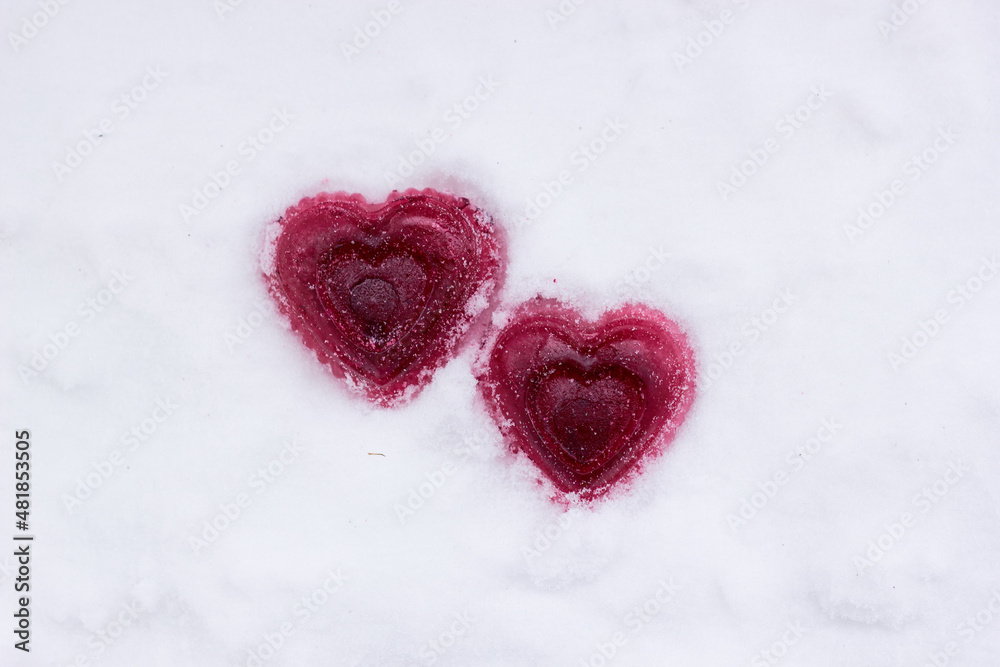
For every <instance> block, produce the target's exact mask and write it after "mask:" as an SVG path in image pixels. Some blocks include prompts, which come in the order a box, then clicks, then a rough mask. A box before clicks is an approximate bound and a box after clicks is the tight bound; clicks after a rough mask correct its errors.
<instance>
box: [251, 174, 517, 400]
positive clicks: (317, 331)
mask: <svg viewBox="0 0 1000 667" xmlns="http://www.w3.org/2000/svg"><path fill="white" fill-rule="evenodd" d="M277 225H278V227H277V228H276V229H273V230H271V233H270V235H271V237H272V239H273V246H272V247H271V250H272V251H273V256H272V257H271V258H270V261H265V264H266V267H265V277H266V279H267V282H268V286H269V289H270V292H271V294H272V296H273V297H274V298H275V300H276V301H277V303H278V307H279V309H280V310H281V312H282V313H283V314H284V315H285V316H286V317H288V319H289V321H290V322H291V325H292V328H293V329H294V330H295V331H296V332H297V333H298V334H299V335H300V336H301V337H302V340H303V342H304V343H305V344H306V345H307V346H308V347H309V348H310V349H312V350H313V351H314V352H315V353H316V355H317V356H318V357H319V359H320V361H322V362H323V363H325V364H327V365H328V366H329V367H330V369H331V370H332V371H333V372H334V374H335V375H337V376H338V377H344V378H346V379H347V380H348V382H350V383H351V384H353V385H355V386H356V387H358V388H360V389H361V391H363V392H364V393H365V395H366V396H367V397H368V398H369V399H370V400H372V401H374V402H376V403H380V404H383V405H392V404H395V403H397V402H400V401H402V400H404V399H407V398H409V397H411V396H412V395H413V394H414V393H415V392H416V391H418V390H419V389H420V388H422V387H423V386H424V385H426V384H427V383H428V382H429V381H430V379H431V376H432V375H433V373H434V371H435V370H436V369H437V368H439V367H440V366H443V365H444V363H445V362H446V361H447V360H448V359H449V358H451V357H452V356H453V354H454V353H455V350H456V348H457V346H458V344H459V342H460V340H461V339H462V337H463V336H464V335H465V334H466V333H467V332H468V330H469V328H470V326H471V325H472V323H473V321H474V320H475V319H476V318H477V317H478V316H479V315H480V314H481V313H482V312H483V311H484V310H485V309H486V308H487V307H488V306H489V305H490V302H491V300H492V297H493V293H494V292H495V290H496V288H497V285H498V284H499V281H500V279H501V274H502V270H503V262H502V258H501V251H500V243H499V239H498V237H497V234H498V232H497V231H496V229H495V228H494V227H493V225H492V224H491V223H490V222H489V220H487V218H486V216H485V215H484V214H483V213H481V212H480V211H478V210H477V209H476V208H475V207H473V206H472V205H471V204H470V203H469V200H467V199H464V198H457V197H452V196H451V195H447V194H442V193H440V192H435V191H434V190H430V189H428V190H423V191H417V190H407V191H406V192H404V193H398V192H394V193H393V194H392V195H390V197H389V198H388V200H386V202H385V203H384V204H369V203H368V202H367V201H366V200H365V198H364V197H362V196H361V195H357V194H353V195H352V194H345V193H338V194H326V193H324V194H320V195H318V196H316V197H313V198H307V199H303V200H302V201H301V202H299V204H298V205H297V206H293V207H291V208H289V209H288V210H287V211H286V212H285V215H284V216H283V217H282V218H281V220H279V221H278V223H277Z"/></svg>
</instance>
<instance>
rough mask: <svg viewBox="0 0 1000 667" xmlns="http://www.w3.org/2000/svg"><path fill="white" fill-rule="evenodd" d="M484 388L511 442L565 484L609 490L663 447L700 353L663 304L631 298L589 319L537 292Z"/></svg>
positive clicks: (508, 330)
mask: <svg viewBox="0 0 1000 667" xmlns="http://www.w3.org/2000/svg"><path fill="white" fill-rule="evenodd" d="M488 355H489V356H488V358H487V359H485V363H484V364H483V368H482V371H481V373H480V376H479V386H480V391H481V393H482V394H483V396H484V398H485V399H486V402H487V404H488V405H489V406H490V408H491V410H492V412H493V417H494V419H495V420H496V421H497V423H498V424H499V425H500V428H501V430H502V431H503V432H504V436H505V438H506V439H507V441H508V443H509V445H510V446H511V447H512V448H513V449H514V450H519V451H523V452H524V453H525V454H526V455H527V456H528V457H529V458H530V459H531V461H533V462H534V463H535V465H536V466H538V468H539V469H540V470H541V471H542V472H543V473H544V474H545V475H546V476H547V477H548V478H549V479H551V480H552V482H553V483H554V484H555V486H556V488H558V489H559V490H560V491H562V492H565V493H578V494H579V495H580V497H581V498H584V499H588V498H594V497H597V496H600V495H602V494H604V493H606V492H607V491H608V490H609V489H610V488H611V487H612V485H614V484H615V482H617V481H619V480H621V479H622V478H623V477H624V476H625V475H627V474H628V473H629V472H630V471H633V470H636V469H637V468H636V464H638V463H639V462H640V461H641V460H643V459H644V458H645V457H647V456H650V455H654V454H656V453H658V452H660V451H661V450H662V449H663V447H665V446H666V445H667V444H668V443H669V442H670V440H671V439H672V438H673V435H674V432H675V431H676V430H677V428H678V427H679V426H680V425H681V423H682V422H683V421H684V417H685V415H686V414H687V411H688V409H689V408H690V406H691V402H692V400H693V399H694V388H695V387H694V381H695V370H694V355H693V353H692V351H691V348H690V347H688V344H687V339H686V337H685V336H684V334H683V333H682V332H681V330H680V329H679V328H678V326H677V325H676V324H675V323H674V322H672V321H671V320H669V319H668V318H667V317H666V316H664V315H663V314H662V313H660V312H658V311H655V310H652V309H650V308H646V307H643V306H637V305H627V306H624V307H622V308H620V309H618V310H616V311H613V312H609V313H605V314H604V315H603V316H602V317H601V318H599V319H598V321H597V322H593V323H590V322H586V321H585V320H583V319H582V318H581V317H580V315H579V314H578V313H577V312H576V311H574V310H573V309H571V308H568V307H566V306H563V305H561V304H559V303H557V302H553V301H548V300H542V299H536V300H534V301H531V302H529V303H527V304H525V305H523V306H521V307H520V309H519V310H518V311H517V312H516V313H515V314H514V316H513V318H512V319H511V321H510V322H509V323H508V324H507V325H506V326H505V327H504V328H503V330H501V331H500V332H499V333H498V334H497V335H496V338H495V341H494V343H493V347H492V350H490V351H489V352H488Z"/></svg>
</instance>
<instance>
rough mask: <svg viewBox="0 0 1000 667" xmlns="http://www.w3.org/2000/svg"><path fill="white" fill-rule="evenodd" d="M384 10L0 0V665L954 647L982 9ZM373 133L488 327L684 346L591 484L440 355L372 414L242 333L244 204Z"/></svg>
mask: <svg viewBox="0 0 1000 667" xmlns="http://www.w3.org/2000/svg"><path fill="white" fill-rule="evenodd" d="M221 2H227V0H221ZM398 2H399V4H397V3H396V2H393V3H388V2H382V1H381V0H376V1H372V2H350V3H348V2H336V3H334V2H329V3H324V2H318V1H316V2H311V3H310V2H289V1H286V2H277V1H272V2H265V1H264V0H245V1H244V2H242V3H239V2H236V0H232V4H234V5H235V6H233V7H230V6H229V4H225V5H223V4H221V3H214V4H213V2H211V1H210V0H203V1H199V2H195V1H190V0H189V1H186V2H143V3H126V2H113V1H110V0H105V1H96V0H92V1H88V2H83V1H81V2H70V3H66V4H59V2H57V0H49V1H48V2H44V1H43V2H38V0H11V1H10V2H5V3H4V5H3V8H2V9H0V27H2V30H3V34H4V36H5V37H4V44H3V45H2V47H0V91H2V102H0V133H2V136H3V140H2V152H0V194H2V196H0V266H2V273H0V276H2V287H0V290H2V292H0V294H2V299H3V330H4V334H3V338H2V344H3V351H2V354H3V359H4V373H3V380H2V387H3V396H2V405H3V414H2V423H3V439H4V444H3V447H2V451H3V452H4V454H3V455H2V458H0V470H2V474H0V479H2V480H3V481H2V483H0V494H2V495H0V497H2V499H3V500H2V504H0V507H2V508H3V511H2V512H0V516H2V517H3V521H2V522H0V525H2V526H3V528H2V530H0V539H2V540H3V541H4V543H5V544H7V545H13V542H8V540H9V539H10V537H11V536H13V534H14V533H15V532H16V531H15V529H14V516H13V515H14V508H13V497H14V496H13V493H14V490H13V487H12V479H13V470H14V457H13V452H14V441H15V438H14V432H15V430H21V429H29V430H30V432H31V442H32V452H33V467H32V474H33V487H32V509H31V533H32V534H33V535H35V542H34V544H33V547H32V548H33V560H32V565H31V567H32V575H31V576H32V579H31V586H32V588H31V603H30V604H31V610H32V633H33V634H32V640H31V649H32V650H31V652H30V654H24V653H22V652H21V651H18V650H15V649H14V648H13V643H14V641H15V639H16V638H15V637H14V635H13V634H12V629H13V625H14V620H13V617H12V614H13V611H14V608H15V594H14V591H13V583H14V582H13V579H14V577H16V564H15V563H14V559H13V556H12V549H13V547H12V546H4V547H3V548H2V550H0V554H2V555H0V566H2V571H0V577H2V580H3V581H2V584H0V585H2V591H3V593H2V598H0V599H2V611H3V613H2V618H4V619H6V620H4V621H2V622H0V636H3V637H5V639H4V641H3V646H2V648H0V664H2V665H12V666H18V665H32V666H35V665H45V666H51V667H67V666H69V665H81V666H86V665H101V666H107V667H111V666H112V665H120V666H132V665H146V666H154V665H170V666H174V665H184V666H190V667H195V666H200V665H213V666H214V665H225V666H235V665H246V666H250V667H253V666H254V665H257V666H260V665H268V666H271V665H274V666H279V665H365V666H376V665H429V664H437V665H474V666H479V665H539V666H543V665H544V666H552V665H567V666H570V667H576V666H579V665H591V666H592V667H600V666H601V665H642V666H647V665H674V664H677V665H720V666H722V665H726V666H730V665H750V666H752V667H759V666H760V665H777V664H783V665H810V666H812V665H815V666H827V665H830V666H834V665H837V666H839V665H865V666H868V665H870V666H881V665H913V666H917V667H919V666H922V665H928V664H932V665H933V664H937V665H942V664H949V665H963V666H970V667H971V666H984V667H985V666H992V665H996V664H997V660H998V658H997V656H998V655H1000V597H997V596H998V594H1000V517H998V508H1000V487H998V484H997V483H998V480H1000V459H998V457H997V454H996V451H997V445H998V441H1000V436H998V406H997V398H998V390H997V380H998V377H1000V355H998V348H997V342H998V325H1000V310H998V306H1000V279H998V277H997V276H996V275H995V273H996V270H995V269H992V268H991V266H992V265H991V262H996V261H997V260H998V259H1000V257H998V254H997V253H998V251H1000V233H998V224H997V223H998V220H997V215H998V207H997V202H998V192H997V186H998V175H1000V151H998V148H1000V143H998V124H997V120H998V114H997V102H998V100H997V93H998V90H1000V80H998V75H997V72H998V71H1000V58H998V54H1000V47H998V34H1000V33H998V23H997V19H998V17H1000V8H998V7H997V5H996V4H995V3H992V2H986V1H976V0H956V1H951V2H945V1H943V0H938V1H931V0H927V1H925V2H917V0H907V1H905V2H900V1H899V0H896V2H895V4H894V3H893V2H891V1H890V0H878V1H873V2H862V1H861V0H856V1H853V2H848V1H844V0H840V1H833V0H815V1H810V2H792V1H791V0H786V1H782V2H772V3H767V2H763V1H757V0H749V1H747V0H732V1H730V0H723V1H722V2H707V1H701V0H686V1H678V0H671V1H669V2H651V1H650V2H631V3H616V2H612V1H610V0H604V1H591V2H584V3H582V4H579V5H577V4H575V3H574V2H573V1H572V0H565V1H564V2H562V4H561V5H560V4H559V3H557V2H556V1H555V0H550V1H549V2H541V3H533V2H524V1H522V2H502V3H500V2H497V3H465V2H429V1H427V0H398ZM46 7H47V8H48V12H49V13H51V14H52V15H51V16H48V15H47V14H46V13H45V8H46ZM220 7H221V8H222V9H220ZM229 10H231V11H229ZM373 12H374V14H373ZM387 17H388V18H387ZM26 21H27V23H25V22H26ZM378 21H381V22H382V23H384V24H385V25H379V23H378ZM32 22H34V24H35V25H37V24H40V25H41V27H38V28H36V27H33V25H32ZM366 29H367V30H368V31H369V32H370V33H372V34H373V35H374V36H372V37H370V38H369V40H370V43H367V44H366V42H365V40H364V39H362V38H359V37H358V34H359V32H362V33H363V31H365V30H366ZM12 35H13V37H12ZM354 40H357V41H356V44H358V45H360V47H358V46H355V47H354V48H356V49H357V50H356V52H353V51H351V50H350V49H347V50H345V47H344V45H351V44H352V42H353V41H354ZM699 42H700V45H699ZM685 52H686V53H687V55H684V54H685ZM149 72H157V74H156V76H155V77H154V76H152V75H151V74H148V73H149ZM484 81H485V82H487V83H488V84H489V85H486V84H484V83H483V82H484ZM817 91H818V92H819V94H817ZM477 93H478V94H479V98H478V99H477V98H476V94H477ZM123 96H125V98H123ZM455 105H459V109H461V112H462V113H461V114H459V112H458V111H456V110H455ZM463 105H464V106H463ZM810 105H811V106H810ZM276 112H277V113H278V114H279V116H278V117H277V120H272V119H274V118H275V113H276ZM796 114H797V115H798V117H797V118H796ZM282 117H283V118H284V120H282V119H281V118H282ZM789 118H790V119H789ZM105 119H107V120H105ZM102 121H105V122H104V123H103V125H102ZM609 122H610V123H611V125H610V126H609V125H608V123H609ZM271 123H273V124H272V125H271V127H270V128H269V124H271ZM265 130H267V131H265ZM602 132H603V133H604V138H603V139H602V138H601V136H602ZM97 135H103V136H97ZM86 136H91V137H96V138H94V139H87V138H85V137H86ZM252 136H253V137H258V139H257V141H258V143H259V144H260V150H257V149H256V148H251V145H250V144H249V143H247V142H248V138H249V137H252ZM435 138H436V140H435ZM428 141H430V142H431V143H430V144H428ZM417 142H421V144H422V145H423V146H424V147H425V148H426V147H428V146H432V148H433V150H430V148H427V149H426V150H424V151H423V152H421V153H420V154H417V152H419V151H422V150H423V149H420V148H419V147H418V143H417ZM81 145H82V147H81ZM588 146H589V147H591V148H588V150H590V151H591V154H592V155H593V156H594V159H593V160H591V159H590V158H587V157H586V156H584V154H583V153H582V152H581V147H588ZM70 151H76V152H77V154H78V155H79V158H80V159H79V160H77V159H74V158H73V157H72V156H68V153H69V152H70ZM83 153H86V155H83ZM426 153H430V154H429V155H427V154H426ZM411 155H412V156H414V157H413V162H419V163H420V164H418V165H417V166H416V167H415V168H414V171H413V173H412V174H410V175H407V176H402V177H400V178H399V181H398V183H396V186H397V187H400V188H404V187H411V186H414V187H435V188H438V189H442V190H448V191H450V192H453V193H455V194H459V195H465V196H469V197H470V198H472V199H473V200H474V201H475V202H476V203H477V204H478V205H480V206H481V207H483V208H484V209H485V210H487V211H489V212H490V213H491V214H492V215H493V217H494V219H495V220H496V221H497V222H498V223H499V224H501V225H503V226H504V227H505V228H506V230H507V234H508V236H509V266H508V273H507V280H506V284H505V285H504V287H503V292H502V302H503V303H502V307H503V308H508V307H510V306H513V305H515V304H517V303H519V302H520V301H522V300H523V299H526V298H529V297H531V296H533V295H535V294H537V293H543V294H545V295H549V296H555V297H558V298H561V299H563V300H566V301H568V302H571V303H574V304H576V305H577V306H578V307H580V308H582V309H583V310H584V311H586V312H587V313H589V314H591V315H593V314H596V313H599V312H601V311H603V310H605V309H607V308H611V307H614V306H616V305H618V304H620V303H622V302H623V301H625V300H630V299H631V300H637V301H642V302H645V303H647V304H650V305H652V306H654V307H657V308H660V309H662V310H663V311H665V312H666V313H668V314H669V315H670V316H671V317H673V318H675V319H677V321H679V322H680V323H681V324H682V326H683V327H684V328H685V329H686V330H687V331H688V333H689V335H690V337H691V341H692V344H693V345H694V347H695V350H696V353H697V355H698V358H699V372H700V391H699V395H698V397H697V399H696V402H695V405H694V408H693V410H692V412H691V414H690V415H689V417H688V419H687V422H686V424H685V425H684V427H683V428H682V429H681V431H680V432H679V434H678V436H677V439H676V440H675V442H674V444H673V445H672V446H671V447H670V449H669V450H668V451H667V453H666V454H665V455H664V456H663V457H661V458H659V459H657V460H656V461H655V462H654V463H653V464H652V465H650V466H649V467H648V469H647V470H646V471H645V473H644V474H643V475H642V477H641V478H639V479H638V481H637V482H636V483H635V484H634V485H632V486H631V487H630V488H628V489H625V490H624V491H625V492H624V493H620V494H616V495H614V496H612V497H611V498H609V499H607V500H605V501H603V502H600V503H598V504H596V505H595V506H593V507H590V508H581V507H574V508H571V509H569V510H568V511H565V510H564V509H562V508H560V507H559V506H557V505H555V504H553V503H552V502H550V501H549V499H548V498H547V497H546V495H545V493H544V492H543V491H542V490H541V489H539V488H538V487H537V486H536V484H535V482H534V479H535V472H534V470H533V469H532V468H531V466H530V465H529V464H526V463H524V461H522V460H518V459H512V458H511V457H510V456H508V455H507V454H506V453H505V451H504V447H503V444H502V442H501V441H500V439H499V435H498V432H497V430H496V428H495V427H494V425H493V424H492V422H491V421H490V419H489V418H488V416H487V413H486V410H485V408H484V406H483V404H482V402H481V400H480V398H479V396H478V393H477V391H476V387H475V381H474V378H473V376H472V371H471V365H472V363H473V360H474V358H475V352H476V350H475V347H476V344H475V341H473V342H471V343H470V344H469V345H466V346H465V347H464V348H463V349H462V351H461V352H460V353H459V355H458V356H457V358H455V359H453V360H452V361H451V362H450V363H449V364H448V365H447V366H446V367H445V368H444V369H443V370H442V371H441V372H439V373H438V374H437V376H436V377H435V379H434V381H433V382H432V384H431V385H430V386H429V387H428V388H427V389H426V391H424V392H423V393H422V394H421V395H420V396H419V397H418V399H417V400H415V401H413V402H412V403H410V404H408V405H406V406H404V407H402V408H399V409H394V410H372V409H370V408H369V407H368V406H367V405H366V404H365V403H364V402H363V401H362V400H360V399H359V398H357V397H355V396H353V395H351V394H349V393H348V392H347V391H346V390H345V388H344V386H343V385H342V384H341V383H340V382H338V381H335V380H334V379H333V378H332V376H331V374H330V373H329V372H328V371H327V370H326V369H325V368H324V367H323V366H321V365H320V364H319V363H318V362H317V361H316V360H315V358H314V357H313V356H312V355H311V354H310V353H309V352H308V350H307V349H306V348H305V347H304V346H303V345H302V344H301V343H300V342H299V340H298V339H297V337H296V336H295V335H294V334H292V332H290V331H289V330H288V329H287V328H286V327H285V326H284V325H283V324H282V323H281V321H280V319H279V318H278V317H277V316H276V315H275V314H274V311H273V310H271V309H270V307H269V299H268V296H267V294H266V292H265V289H264V286H263V282H262V279H261V276H260V254H261V249H262V247H263V244H264V229H265V227H266V225H267V224H268V223H269V222H270V221H272V220H274V219H276V218H277V217H278V216H279V215H280V214H281V213H282V212H283V211H284V210H285V208H287V207H288V206H290V205H292V204H295V203H296V202H298V200H299V199H300V198H301V197H303V196H310V195H313V194H315V193H317V192H320V191H322V190H329V191H336V190H346V191H349V192H360V193H363V194H364V195H366V196H367V197H368V198H369V199H373V200H379V201H381V200H382V199H384V198H385V197H386V195H387V194H388V193H389V192H390V191H391V190H392V189H393V187H392V185H391V184H390V179H389V178H388V177H387V174H390V173H392V172H396V171H397V170H398V169H399V168H400V165H401V161H402V162H407V161H410V160H411V157H410V156H411ZM765 158H766V159H765ZM915 158H916V160H915ZM67 159H69V160H70V162H71V163H74V164H75V165H76V166H72V167H71V166H69V165H67ZM753 160H756V161H757V162H758V163H762V164H760V165H759V166H758V165H757V164H755V163H754V162H752V161H753ZM230 161H232V163H231V164H230V167H232V164H235V168H232V171H233V172H235V174H234V175H232V176H231V177H230V178H229V179H228V181H227V179H226V178H225V177H219V176H215V175H216V174H217V173H218V172H220V171H223V170H225V169H226V168H227V163H230ZM748 161H751V162H748ZM57 163H59V164H62V165H64V166H65V167H66V168H61V167H57V166H56V165H57ZM734 169H735V170H736V172H735V173H734ZM739 170H742V171H743V172H744V173H747V174H750V175H749V176H746V177H745V178H744V177H743V176H740V175H739ZM404 171H407V170H406V169H404ZM561 172H565V173H563V174H562V177H563V183H562V184H561V185H559V186H558V187H557V186H553V185H552V183H553V182H558V181H559V179H560V174H561ZM213 178H215V179H216V182H218V183H219V184H223V183H225V186H224V187H221V188H218V187H214V184H213ZM897 180H898V181H899V182H898V183H896V184H895V189H896V192H895V193H893V192H892V189H893V182H894V181H897ZM727 183H728V184H729V185H730V186H731V187H732V189H733V190H732V191H731V192H723V191H722V189H721V188H720V184H727ZM547 188H548V190H547ZM560 188H561V191H560ZM197 191H201V192H202V193H207V194H208V195H209V197H210V198H209V197H207V198H206V200H205V201H201V200H200V199H199V200H197V201H196V192H197ZM550 192H552V193H556V194H555V196H553V195H551V194H550ZM880 199H881V200H882V203H880ZM531 200H534V201H535V202H536V205H538V207H539V210H538V211H534V210H531V209H530V208H529V202H530V201H531ZM195 204H202V205H204V206H203V209H202V210H200V211H197V209H196V208H195ZM182 205H183V206H187V207H192V209H195V210H196V211H197V212H196V213H194V214H191V213H190V212H188V214H187V215H185V214H184V210H185V209H182V208H181V206H182ZM859 208H865V209H870V210H871V211H873V217H872V219H871V222H870V223H869V222H868V221H867V220H865V219H863V220H862V225H858V224H857V221H858V217H859ZM528 213H530V214H532V216H533V217H532V219H530V220H529V219H528ZM116 276H117V278H116ZM626 278H628V280H629V282H630V283H631V285H629V284H626V283H625V282H624V281H625V279H626ZM112 288H113V289H112ZM98 309H99V310H98ZM911 346H912V347H911ZM734 349H735V354H733V350H734ZM891 355H898V358H896V357H894V356H891ZM33 363H34V367H33V366H32V364H33ZM33 373H34V374H33ZM158 405H159V406H160V407H159V408H158ZM162 406H167V407H166V408H164V407H162ZM824 424H826V426H824ZM831 424H832V427H831ZM140 437H141V439H140ZM293 441H294V443H295V445H294V446H293V447H291V448H289V447H288V445H287V444H286V443H290V442H293ZM369 453H380V454H384V456H378V455H370V454H369ZM282 457H283V459H284V460H282ZM268 470H270V472H267V471H268ZM261 471H263V472H261ZM241 505H242V506H241ZM408 506H409V507H412V506H417V509H416V510H415V511H414V512H413V513H412V514H410V513H401V512H400V508H402V507H408ZM227 515H228V516H227ZM237 515H238V516H237ZM212 523H215V525H216V526H217V527H218V528H217V529H213V528H210V527H209V526H210V524H212ZM197 540H202V542H198V541H197ZM991 605H992V606H991Z"/></svg>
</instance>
